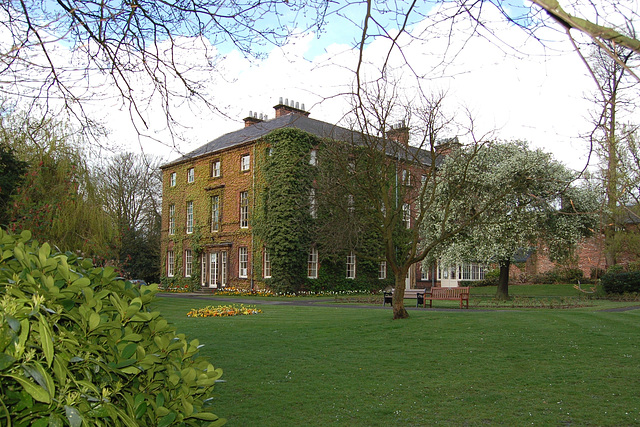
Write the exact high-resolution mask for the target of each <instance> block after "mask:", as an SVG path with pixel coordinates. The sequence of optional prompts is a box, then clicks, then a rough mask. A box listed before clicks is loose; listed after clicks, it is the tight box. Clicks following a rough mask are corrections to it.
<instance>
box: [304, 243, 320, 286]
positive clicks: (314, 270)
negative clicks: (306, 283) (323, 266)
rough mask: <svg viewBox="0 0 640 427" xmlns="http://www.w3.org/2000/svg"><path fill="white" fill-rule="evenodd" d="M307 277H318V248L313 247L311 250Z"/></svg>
mask: <svg viewBox="0 0 640 427" xmlns="http://www.w3.org/2000/svg"><path fill="white" fill-rule="evenodd" d="M307 277H308V278H309V279H317V278H318V249H317V248H316V247H312V248H311V250H310V251H309V259H308V262H307Z"/></svg>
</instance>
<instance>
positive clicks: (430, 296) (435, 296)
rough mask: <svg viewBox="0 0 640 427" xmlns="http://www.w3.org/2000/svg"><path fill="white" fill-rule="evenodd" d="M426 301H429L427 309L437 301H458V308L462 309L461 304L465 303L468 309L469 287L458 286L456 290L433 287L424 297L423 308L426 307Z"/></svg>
mask: <svg viewBox="0 0 640 427" xmlns="http://www.w3.org/2000/svg"><path fill="white" fill-rule="evenodd" d="M427 300H429V308H431V307H432V304H433V300H439V301H460V308H463V307H462V303H463V302H466V303H467V308H469V287H468V286H460V287H457V288H436V287H433V288H431V290H428V291H427V293H426V294H425V296H424V301H423V306H424V307H426V306H427Z"/></svg>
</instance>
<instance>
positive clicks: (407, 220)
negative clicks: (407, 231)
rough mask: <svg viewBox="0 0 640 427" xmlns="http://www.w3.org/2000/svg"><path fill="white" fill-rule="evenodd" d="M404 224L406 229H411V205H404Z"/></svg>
mask: <svg viewBox="0 0 640 427" xmlns="http://www.w3.org/2000/svg"><path fill="white" fill-rule="evenodd" d="M402 222H403V223H404V226H405V227H406V228H411V204H409V203H404V204H403V205H402Z"/></svg>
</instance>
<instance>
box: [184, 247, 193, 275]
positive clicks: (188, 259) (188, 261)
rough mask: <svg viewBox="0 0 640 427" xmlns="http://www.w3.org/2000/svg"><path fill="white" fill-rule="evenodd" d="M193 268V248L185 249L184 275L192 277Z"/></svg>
mask: <svg viewBox="0 0 640 427" xmlns="http://www.w3.org/2000/svg"><path fill="white" fill-rule="evenodd" d="M192 268H193V257H192V255H191V249H185V251H184V277H191V271H192Z"/></svg>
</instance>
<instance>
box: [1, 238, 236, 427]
mask: <svg viewBox="0 0 640 427" xmlns="http://www.w3.org/2000/svg"><path fill="white" fill-rule="evenodd" d="M0 253H1V254H2V259H1V260H0V308H1V310H0V325H1V326H0V424H2V425H12V426H36V427H38V426H63V425H70V426H72V427H78V426H81V425H91V426H112V425H125V426H138V425H153V426H169V425H221V424H224V420H223V419H220V418H219V417H218V416H216V415H215V414H213V413H211V412H209V403H210V399H209V397H210V396H211V394H212V390H213V387H214V384H215V382H216V380H217V379H218V378H219V377H220V376H221V375H222V371H221V370H220V369H214V367H213V366H212V365H211V364H210V363H208V362H207V361H206V360H204V359H202V358H196V354H197V352H198V347H199V343H198V341H197V340H193V341H191V342H188V341H187V340H186V338H185V336H184V335H182V334H176V332H175V330H174V328H172V327H170V326H169V324H168V323H167V321H166V320H165V319H163V318H162V317H161V316H160V314H159V312H153V311H151V310H150V309H149V306H148V304H149V302H150V301H152V299H153V295H154V294H155V293H156V292H157V289H156V288H157V287H156V285H151V286H143V287H142V288H140V289H138V288H137V287H136V286H134V285H132V284H131V283H130V282H128V281H123V280H120V279H119V278H117V277H116V274H115V272H114V270H113V269H112V268H110V267H106V268H95V267H94V266H93V265H92V263H91V261H90V260H88V259H82V258H77V257H75V256H74V255H72V254H66V255H65V254H52V253H51V248H50V246H49V245H48V244H47V243H44V244H43V245H41V246H40V245H38V243H37V242H35V241H32V240H31V235H30V233H29V232H23V233H22V234H21V235H20V236H12V235H9V234H7V233H5V232H4V231H2V230H0Z"/></svg>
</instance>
